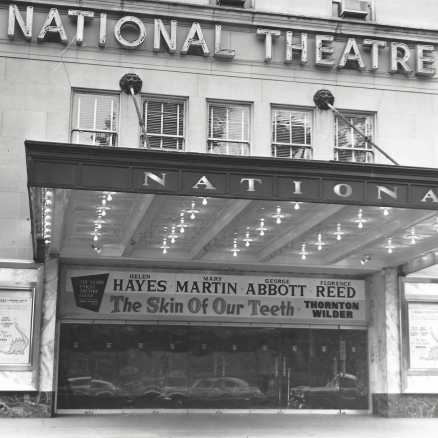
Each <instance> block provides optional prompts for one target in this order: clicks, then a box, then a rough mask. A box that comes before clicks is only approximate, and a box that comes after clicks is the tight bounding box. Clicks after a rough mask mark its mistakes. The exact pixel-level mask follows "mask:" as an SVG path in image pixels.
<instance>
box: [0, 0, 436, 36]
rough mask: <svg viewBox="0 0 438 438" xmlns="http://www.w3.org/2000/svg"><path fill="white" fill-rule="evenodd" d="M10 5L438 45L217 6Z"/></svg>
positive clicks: (83, 1)
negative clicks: (91, 11)
mask: <svg viewBox="0 0 438 438" xmlns="http://www.w3.org/2000/svg"><path fill="white" fill-rule="evenodd" d="M9 4H17V5H21V6H22V7H24V6H28V5H33V6H34V7H35V8H38V9H40V8H41V7H58V8H75V7H76V8H80V9H89V10H93V11H102V12H104V11H105V12H107V13H111V12H112V13H113V14H114V15H121V14H123V15H131V14H132V15H137V16H149V17H157V18H162V19H175V18H176V19H178V20H179V21H187V22H193V21H195V20H196V21H198V22H201V23H203V24H204V25H208V24H209V25H210V26H212V25H213V24H214V23H221V24H222V25H224V26H229V27H239V29H240V30H246V31H248V32H253V31H254V30H255V28H258V27H264V28H275V29H280V30H296V31H297V32H300V31H306V32H309V33H319V34H321V33H327V34H331V35H335V36H337V37H339V38H340V39H342V38H344V37H345V38H346V37H350V36H352V37H357V38H364V37H367V38H378V39H384V40H396V41H408V42H409V41H411V42H428V43H433V42H435V41H436V42H437V43H438V30H431V29H425V28H418V27H416V28H413V27H412V28H411V27H406V26H395V25H387V24H381V23H376V22H366V21H364V22H358V21H355V20H344V19H338V18H326V17H309V16H302V15H288V14H283V13H275V12H261V11H255V10H253V9H240V8H232V7H218V6H214V5H196V4H183V3H174V2H172V1H160V0H153V1H144V0H129V1H124V0H117V1H116V0H106V1H99V0H79V1H76V2H71V1H68V0H58V1H56V2H54V1H53V0H38V1H25V0H15V1H14V0H12V1H3V0H0V8H5V7H8V6H9Z"/></svg>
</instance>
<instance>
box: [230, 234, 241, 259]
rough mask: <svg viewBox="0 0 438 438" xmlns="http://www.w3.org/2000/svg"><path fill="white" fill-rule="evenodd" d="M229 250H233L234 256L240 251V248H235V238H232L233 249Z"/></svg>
mask: <svg viewBox="0 0 438 438" xmlns="http://www.w3.org/2000/svg"><path fill="white" fill-rule="evenodd" d="M230 251H232V252H233V256H234V257H236V256H237V253H238V252H239V251H240V249H238V248H237V238H234V243H233V249H230Z"/></svg>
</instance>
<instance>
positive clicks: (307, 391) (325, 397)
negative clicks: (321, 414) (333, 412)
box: [288, 374, 367, 409]
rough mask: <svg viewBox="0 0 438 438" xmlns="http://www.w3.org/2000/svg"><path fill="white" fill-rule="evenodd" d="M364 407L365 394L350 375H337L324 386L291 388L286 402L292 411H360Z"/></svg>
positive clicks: (354, 377)
mask: <svg viewBox="0 0 438 438" xmlns="http://www.w3.org/2000/svg"><path fill="white" fill-rule="evenodd" d="M366 405H367V403H366V394H365V393H364V392H363V391H360V389H359V388H358V386H357V379H356V376H353V375H352V374H337V375H335V376H334V377H333V378H332V379H331V380H330V381H329V382H328V383H327V385H325V386H313V387H312V386H299V387H297V388H292V389H291V391H290V398H289V402H288V407H290V408H292V409H361V407H362V406H366Z"/></svg>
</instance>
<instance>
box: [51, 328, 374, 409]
mask: <svg viewBox="0 0 438 438" xmlns="http://www.w3.org/2000/svg"><path fill="white" fill-rule="evenodd" d="M367 357H368V355H367V331H366V330H364V329H361V328H358V327H352V328H351V329H350V328H345V327H342V326H332V327H324V328H321V327H316V326H315V327H313V326H306V327H300V328H298V327H296V328H295V327H288V328H285V327H276V328H272V327H251V326H248V327H231V326H223V325H222V326H212V325H210V326H209V325H200V326H189V325H166V326H160V325H143V324H103V323H99V324H78V323H62V324H61V336H60V357H59V375H58V391H57V409H58V411H63V410H79V411H95V410H106V409H110V410H124V411H125V410H134V409H135V410H137V409H142V410H152V411H156V410H164V409H165V410H168V409H170V410H187V411H190V410H197V409H207V410H215V411H221V410H233V409H239V410H250V411H252V410H275V411H280V410H281V411H288V412H293V411H298V410H310V411H319V410H324V411H332V412H333V411H342V410H368V408H369V402H368V361H367Z"/></svg>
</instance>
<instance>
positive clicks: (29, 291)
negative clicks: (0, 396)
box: [0, 287, 35, 371]
mask: <svg viewBox="0 0 438 438" xmlns="http://www.w3.org/2000/svg"><path fill="white" fill-rule="evenodd" d="M34 315H35V288H13V287H1V288H0V370H20V369H21V370H23V371H26V370H30V369H32V359H33V356H34V355H33V342H34V339H33V333H34Z"/></svg>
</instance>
